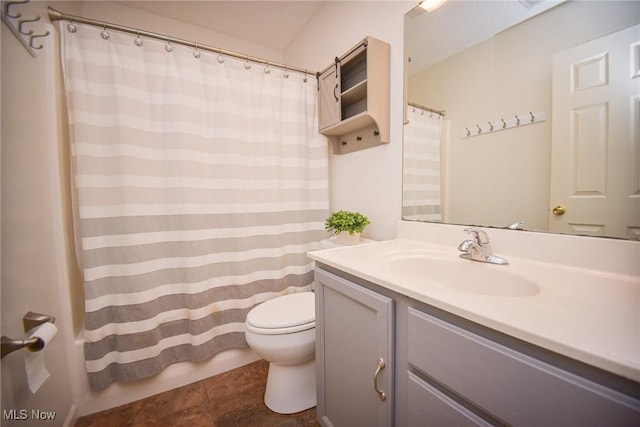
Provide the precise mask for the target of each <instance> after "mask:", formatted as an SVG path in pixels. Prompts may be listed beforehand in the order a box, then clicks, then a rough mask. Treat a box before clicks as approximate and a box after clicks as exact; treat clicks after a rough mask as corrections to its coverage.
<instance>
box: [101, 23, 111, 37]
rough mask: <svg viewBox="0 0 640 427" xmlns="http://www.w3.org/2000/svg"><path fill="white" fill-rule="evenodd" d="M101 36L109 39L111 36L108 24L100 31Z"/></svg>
mask: <svg viewBox="0 0 640 427" xmlns="http://www.w3.org/2000/svg"><path fill="white" fill-rule="evenodd" d="M100 37H102V38H103V39H104V40H109V38H110V37H111V35H110V34H109V31H107V26H106V25H105V26H104V27H102V31H100Z"/></svg>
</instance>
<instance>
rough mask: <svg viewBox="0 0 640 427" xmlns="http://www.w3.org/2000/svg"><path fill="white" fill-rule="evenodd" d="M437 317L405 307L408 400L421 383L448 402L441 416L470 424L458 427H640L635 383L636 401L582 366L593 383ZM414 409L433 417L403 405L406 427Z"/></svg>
mask: <svg viewBox="0 0 640 427" xmlns="http://www.w3.org/2000/svg"><path fill="white" fill-rule="evenodd" d="M426 308H427V309H428V307H426ZM438 314H440V315H443V314H444V313H438V311H437V310H433V312H432V313H431V314H430V313H427V312H424V311H422V310H419V309H416V308H413V307H409V308H408V317H407V320H408V323H407V337H406V338H407V339H406V344H407V349H408V352H407V359H408V363H407V365H408V366H407V367H408V370H407V375H408V378H409V391H408V394H409V399H410V400H414V401H415V400H416V399H417V397H416V396H415V395H416V394H418V395H420V394H421V393H424V392H423V391H421V389H420V388H419V387H417V386H416V385H413V383H414V382H415V383H417V385H422V386H423V388H424V389H425V390H426V391H427V392H428V391H432V392H433V393H434V394H436V395H439V396H440V397H441V399H440V400H441V401H442V402H445V403H448V408H446V407H445V409H442V410H441V412H443V413H444V412H446V411H449V412H450V413H455V414H457V415H458V419H462V420H465V421H466V422H467V423H466V424H464V423H460V424H462V425H488V424H498V425H500V424H506V425H514V426H532V427H534V426H581V427H582V426H638V425H640V400H638V399H639V398H640V396H639V395H638V394H637V393H638V392H640V386H639V385H638V384H636V386H635V387H630V388H631V389H635V393H636V395H635V397H633V396H630V395H626V394H624V393H622V392H620V391H616V390H614V389H612V388H609V387H608V386H606V385H605V384H599V383H598V382H596V381H594V379H595V378H593V375H592V374H593V373H590V372H588V371H589V370H588V369H587V368H586V367H581V368H580V369H583V372H584V374H585V375H588V376H591V377H592V378H587V377H583V376H580V375H578V374H577V373H576V372H575V371H576V370H575V369H572V370H573V371H574V372H571V371H570V370H566V369H564V367H563V366H562V365H563V364H565V363H566V360H562V359H560V358H558V357H556V356H554V355H552V354H548V353H547V354H545V352H541V351H536V350H535V349H533V348H531V349H528V348H527V345H526V344H525V343H517V342H516V341H515V340H509V339H508V338H507V337H504V336H502V337H501V336H499V335H498V334H497V333H496V335H495V336H494V338H496V340H493V339H489V338H487V337H485V336H482V335H479V334H477V333H475V332H473V331H471V330H470V328H474V326H473V324H471V322H469V323H468V324H465V323H466V322H464V321H462V319H460V320H459V325H456V324H454V323H451V322H450V321H447V320H444V319H442V318H441V317H439V316H438ZM451 319H454V318H453V317H452V318H451ZM481 333H482V332H481ZM518 347H522V348H518ZM536 353H538V354H536ZM536 356H539V357H536ZM545 359H546V360H545ZM574 368H575V367H574ZM602 380H603V381H604V382H607V380H606V379H605V378H602ZM629 391H630V392H631V393H632V394H633V393H634V391H632V390H629ZM416 412H422V414H421V416H422V417H424V418H423V420H424V421H425V422H426V423H427V424H425V425H428V420H429V419H430V414H429V413H426V412H427V411H426V410H424V409H421V408H417V407H416V406H415V405H410V406H409V408H408V413H409V416H408V419H409V420H410V425H421V424H416V422H417V421H418V417H417V415H416V414H415V413H416ZM438 416H441V414H438Z"/></svg>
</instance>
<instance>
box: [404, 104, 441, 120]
mask: <svg viewBox="0 0 640 427" xmlns="http://www.w3.org/2000/svg"><path fill="white" fill-rule="evenodd" d="M407 104H408V105H409V106H410V107H415V108H419V109H421V110H425V111H429V112H430V113H436V114H439V115H441V116H443V117H444V113H445V111H444V110H435V109H433V108H429V107H425V106H424V105H420V104H416V103H415V102H407Z"/></svg>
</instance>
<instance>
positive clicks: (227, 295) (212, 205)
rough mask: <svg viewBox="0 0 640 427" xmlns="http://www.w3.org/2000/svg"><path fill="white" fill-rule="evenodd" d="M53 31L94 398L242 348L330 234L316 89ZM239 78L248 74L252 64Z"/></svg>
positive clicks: (236, 67) (288, 77) (305, 82)
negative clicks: (259, 315) (117, 384)
mask: <svg viewBox="0 0 640 427" xmlns="http://www.w3.org/2000/svg"><path fill="white" fill-rule="evenodd" d="M74 25H75V28H76V31H75V32H70V31H69V30H68V24H67V23H61V24H60V27H59V31H60V33H61V43H62V56H63V67H64V79H65V87H66V93H67V102H68V110H69V122H70V134H71V153H72V167H73V185H74V210H75V228H76V240H77V247H78V259H79V262H80V263H81V268H82V271H83V274H84V292H85V308H86V326H85V359H86V368H87V372H88V376H89V382H90V385H91V388H92V389H93V390H100V389H103V388H105V387H107V386H108V385H109V384H111V383H112V382H113V381H131V380H136V379H140V378H146V377H149V376H152V375H155V374H157V373H158V372H160V371H162V370H163V369H164V368H165V367H166V366H168V365H170V364H172V363H176V362H182V361H201V360H205V359H207V358H210V357H212V356H213V355H215V354H216V353H218V352H221V351H223V350H227V349H230V348H238V347H243V346H246V342H245V339H244V321H245V318H246V314H247V312H248V311H249V310H250V309H251V308H252V307H253V306H255V305H256V304H258V303H260V302H263V301H266V300H268V299H270V298H273V297H275V296H278V295H283V294H287V293H293V292H300V291H306V290H310V289H311V286H312V281H313V264H312V262H311V261H310V260H309V259H308V258H307V256H306V252H307V251H309V250H313V249H318V248H319V241H320V240H321V239H322V238H325V237H326V233H325V231H324V220H325V218H326V217H327V213H328V149H327V144H326V140H325V139H324V138H323V137H321V136H319V135H318V132H317V119H316V118H317V114H316V96H317V95H316V94H317V90H316V89H317V87H316V79H315V78H311V77H309V78H307V76H304V75H302V74H297V73H294V72H286V71H284V70H279V69H275V68H272V69H269V67H267V66H263V65H258V64H247V63H246V62H245V61H240V60H235V59H233V58H230V57H223V56H219V55H218V54H214V53H207V52H196V51H195V50H194V49H190V48H187V47H184V46H177V45H176V46H170V47H168V46H167V44H166V43H163V42H159V41H154V40H141V39H140V38H136V37H135V36H131V35H127V34H122V33H117V32H115V31H109V32H104V31H103V29H102V28H95V27H91V26H88V25H81V24H74ZM249 65H251V66H250V67H249Z"/></svg>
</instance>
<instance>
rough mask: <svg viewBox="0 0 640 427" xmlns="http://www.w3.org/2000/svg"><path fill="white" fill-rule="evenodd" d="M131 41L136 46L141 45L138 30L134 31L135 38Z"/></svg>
mask: <svg viewBox="0 0 640 427" xmlns="http://www.w3.org/2000/svg"><path fill="white" fill-rule="evenodd" d="M133 43H134V44H135V45H136V46H142V43H143V41H142V39H141V38H140V31H138V32H137V33H136V38H135V39H133Z"/></svg>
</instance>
